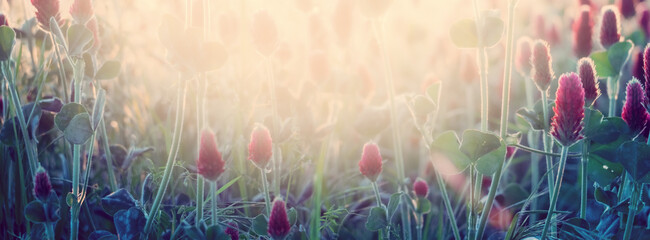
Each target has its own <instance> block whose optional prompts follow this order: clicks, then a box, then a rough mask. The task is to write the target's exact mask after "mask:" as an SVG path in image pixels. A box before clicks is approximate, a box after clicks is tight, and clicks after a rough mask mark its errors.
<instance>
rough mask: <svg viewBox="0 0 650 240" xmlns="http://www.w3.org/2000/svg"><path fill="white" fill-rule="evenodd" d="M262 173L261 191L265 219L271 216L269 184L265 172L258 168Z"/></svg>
mask: <svg viewBox="0 0 650 240" xmlns="http://www.w3.org/2000/svg"><path fill="white" fill-rule="evenodd" d="M260 171H261V172H262V190H263V191H264V203H265V205H266V217H270V216H271V196H270V195H269V183H268V182H267V179H266V170H265V169H263V168H260Z"/></svg>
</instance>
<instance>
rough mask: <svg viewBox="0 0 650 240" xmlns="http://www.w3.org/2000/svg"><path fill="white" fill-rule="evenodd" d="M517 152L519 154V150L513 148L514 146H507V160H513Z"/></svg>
mask: <svg viewBox="0 0 650 240" xmlns="http://www.w3.org/2000/svg"><path fill="white" fill-rule="evenodd" d="M516 152H517V148H516V147H513V146H507V147H506V159H510V158H512V156H514V155H515V153H516Z"/></svg>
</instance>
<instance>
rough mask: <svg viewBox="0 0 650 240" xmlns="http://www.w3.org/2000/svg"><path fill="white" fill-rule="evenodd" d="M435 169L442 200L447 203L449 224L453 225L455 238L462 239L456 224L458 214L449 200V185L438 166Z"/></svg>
mask: <svg viewBox="0 0 650 240" xmlns="http://www.w3.org/2000/svg"><path fill="white" fill-rule="evenodd" d="M434 171H436V182H438V188H439V189H440V194H441V195H442V200H443V202H444V204H445V208H446V209H447V215H448V216H449V225H450V226H451V230H452V232H453V233H454V238H455V239H456V240H460V239H461V238H460V231H458V224H456V215H455V214H454V209H453V207H452V206H451V201H449V194H448V193H447V187H446V186H445V182H444V179H443V178H442V176H441V175H440V174H441V173H440V172H438V170H437V168H435V167H434Z"/></svg>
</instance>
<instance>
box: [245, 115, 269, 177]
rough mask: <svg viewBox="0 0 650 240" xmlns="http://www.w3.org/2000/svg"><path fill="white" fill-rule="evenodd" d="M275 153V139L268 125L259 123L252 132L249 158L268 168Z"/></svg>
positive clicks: (261, 166)
mask: <svg viewBox="0 0 650 240" xmlns="http://www.w3.org/2000/svg"><path fill="white" fill-rule="evenodd" d="M272 155H273V140H272V139H271V133H270V132H269V129H267V128H266V127H264V126H262V125H259V126H257V127H255V129H253V132H252V133H251V142H250V143H249V144H248V160H251V161H253V163H255V165H256V166H257V167H259V168H266V165H268V163H269V161H270V160H271V156H272Z"/></svg>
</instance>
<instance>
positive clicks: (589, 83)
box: [578, 57, 600, 106]
mask: <svg viewBox="0 0 650 240" xmlns="http://www.w3.org/2000/svg"><path fill="white" fill-rule="evenodd" d="M578 75H579V76H580V80H581V81H582V87H584V90H585V103H586V104H588V105H589V106H590V105H591V104H593V103H594V101H596V99H597V98H598V97H599V96H600V88H599V87H598V76H597V75H596V68H595V65H594V61H593V60H591V58H587V57H586V58H581V59H580V60H579V61H578Z"/></svg>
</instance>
